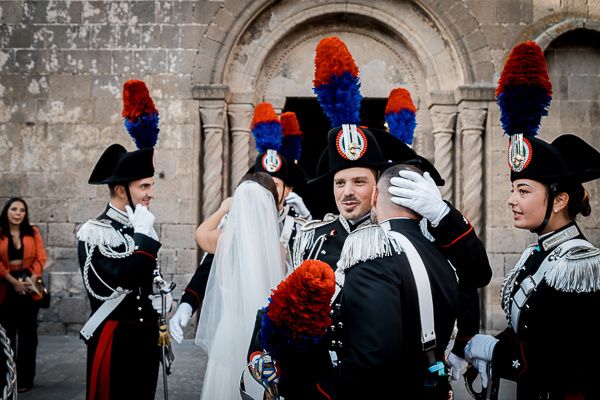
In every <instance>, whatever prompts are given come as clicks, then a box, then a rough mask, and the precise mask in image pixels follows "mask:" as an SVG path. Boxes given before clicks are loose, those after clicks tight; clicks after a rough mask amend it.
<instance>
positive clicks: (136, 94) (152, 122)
mask: <svg viewBox="0 0 600 400" xmlns="http://www.w3.org/2000/svg"><path fill="white" fill-rule="evenodd" d="M122 116H123V118H125V128H126V129H127V132H128V133H129V136H131V138H132V139H133V141H134V142H135V145H136V147H137V148H138V149H141V148H144V147H154V146H155V145H156V142H157V141H158V132H159V129H158V111H157V110H156V107H154V102H153V101H152V98H151V97H150V92H149V91H148V88H147V87H146V84H145V83H144V82H143V81H138V80H135V79H131V80H128V81H127V82H125V84H124V85H123V113H122Z"/></svg>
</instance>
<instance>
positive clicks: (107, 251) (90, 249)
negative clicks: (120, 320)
mask: <svg viewBox="0 0 600 400" xmlns="http://www.w3.org/2000/svg"><path fill="white" fill-rule="evenodd" d="M123 236H124V238H125V251H123V252H118V251H115V250H114V249H112V248H111V247H108V246H104V245H100V246H98V250H100V254H102V255H103V256H105V257H107V258H126V257H129V256H130V255H131V254H133V251H134V250H135V242H134V241H133V238H132V237H131V236H129V235H127V234H125V235H123ZM95 249H96V245H93V244H88V243H85V252H86V258H85V264H84V265H83V283H84V284H85V288H86V289H87V291H88V292H89V294H90V295H91V296H92V297H94V298H96V299H98V300H102V301H106V300H111V299H114V298H117V297H118V296H120V295H121V293H120V292H118V291H117V290H116V289H115V288H113V287H111V286H110V285H109V284H107V283H106V282H105V281H104V280H103V279H102V278H101V277H100V275H99V274H98V272H97V271H96V269H95V268H94V265H93V264H92V255H93V254H94V250H95ZM90 269H91V270H92V272H93V273H94V275H95V276H96V278H98V280H99V281H100V283H102V284H103V285H104V286H105V287H106V288H107V289H108V290H110V291H111V292H112V293H111V294H110V295H109V296H101V295H99V294H98V293H96V292H94V291H93V290H92V287H91V285H90V281H89V271H90Z"/></svg>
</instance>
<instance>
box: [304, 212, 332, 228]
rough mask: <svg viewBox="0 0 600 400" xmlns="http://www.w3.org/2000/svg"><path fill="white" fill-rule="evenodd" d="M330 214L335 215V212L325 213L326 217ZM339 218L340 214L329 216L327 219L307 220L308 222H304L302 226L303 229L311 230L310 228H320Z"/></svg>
mask: <svg viewBox="0 0 600 400" xmlns="http://www.w3.org/2000/svg"><path fill="white" fill-rule="evenodd" d="M329 215H333V214H327V215H325V217H327V216H329ZM338 218H339V216H337V215H336V216H334V217H333V218H329V219H327V220H320V219H313V220H311V221H307V222H306V224H304V226H303V227H302V231H310V230H313V229H317V228H320V227H322V226H325V225H329V224H331V223H332V222H335V221H337V219H338Z"/></svg>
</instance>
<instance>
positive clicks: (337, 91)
mask: <svg viewBox="0 0 600 400" xmlns="http://www.w3.org/2000/svg"><path fill="white" fill-rule="evenodd" d="M313 91H314V92H315V94H316V95H317V99H318V100H319V104H321V109H322V110H323V112H324V113H325V115H326V116H327V118H328V119H329V123H330V124H331V127H332V128H333V127H336V126H340V125H342V124H359V123H360V103H361V100H362V95H361V94H360V80H359V78H358V77H357V76H353V75H352V74H351V73H350V72H348V71H346V72H344V73H342V74H341V75H339V76H335V75H333V76H331V82H330V83H324V84H322V85H320V86H318V87H315V88H313Z"/></svg>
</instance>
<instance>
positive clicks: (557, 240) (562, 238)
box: [540, 224, 581, 251]
mask: <svg viewBox="0 0 600 400" xmlns="http://www.w3.org/2000/svg"><path fill="white" fill-rule="evenodd" d="M579 235H581V231H580V230H579V228H578V227H577V225H575V224H573V225H571V226H569V227H568V228H566V229H562V230H560V231H558V232H553V233H550V234H549V235H548V236H546V237H544V238H540V247H541V248H542V249H544V251H548V250H551V249H553V248H555V247H556V246H558V245H560V244H562V243H564V242H566V241H567V240H570V239H573V238H575V237H577V236H579Z"/></svg>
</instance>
